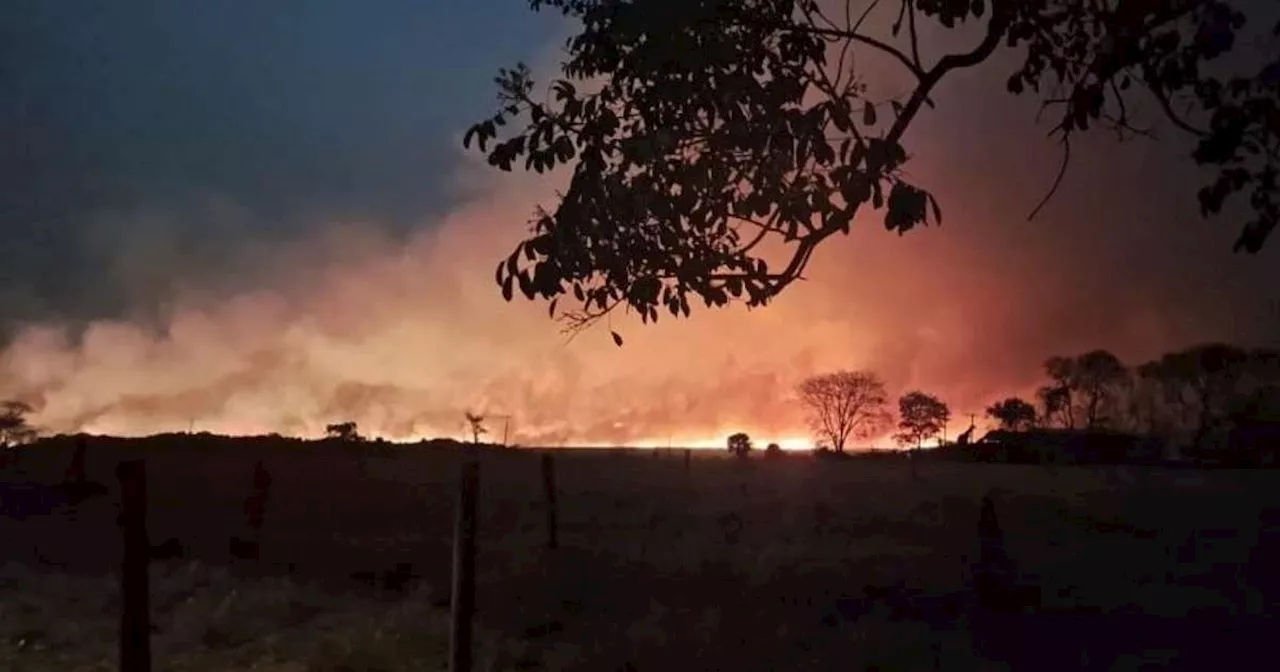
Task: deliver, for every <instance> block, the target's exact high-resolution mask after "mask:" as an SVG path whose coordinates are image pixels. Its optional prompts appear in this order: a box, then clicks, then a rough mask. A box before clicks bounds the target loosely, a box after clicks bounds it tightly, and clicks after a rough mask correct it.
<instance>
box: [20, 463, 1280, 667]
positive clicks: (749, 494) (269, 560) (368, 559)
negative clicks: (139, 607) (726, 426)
mask: <svg viewBox="0 0 1280 672" xmlns="http://www.w3.org/2000/svg"><path fill="white" fill-rule="evenodd" d="M161 444H165V445H161ZM70 445H71V444H70V443H69V442H64V443H60V444H59V443H51V444H48V445H46V446H44V447H43V449H42V450H36V449H31V450H28V451H27V453H26V454H25V455H24V457H23V459H22V464H21V465H20V467H14V466H9V467H6V468H5V470H4V471H3V472H0V483H2V484H3V490H0V494H2V496H3V500H0V506H2V507H3V509H4V511H5V512H6V517H3V518H0V535H2V536H0V538H3V539H4V543H3V545H0V563H3V562H6V561H16V562H20V563H23V564H26V565H28V566H33V567H40V568H42V571H50V572H61V573H70V574H106V573H108V572H111V571H113V570H114V568H115V567H116V565H117V563H118V560H119V558H120V545H119V531H118V528H116V526H115V521H114V517H115V515H116V506H115V502H116V501H117V493H116V484H115V479H114V475H113V469H114V466H115V464H116V462H117V461H118V460H119V459H124V458H128V457H137V456H144V455H145V457H146V459H147V463H148V473H149V481H150V499H151V502H150V504H151V505H150V514H149V515H150V523H149V529H150V534H151V538H152V542H153V543H160V542H162V541H164V540H165V539H168V538H170V537H173V538H176V539H178V540H180V542H181V543H182V545H183V546H184V547H185V549H186V553H187V556H188V557H194V558H198V559H200V560H201V561H204V562H207V563H209V564H212V565H227V566H232V567H235V568H236V571H237V572H244V573H282V574H283V573H292V574H293V575H294V576H295V577H296V578H298V579H299V580H308V581H311V580H314V581H318V582H322V583H323V584H324V585H326V586H328V587H329V589H330V590H334V591H373V590H374V589H372V588H369V587H368V586H366V585H364V583H363V582H362V581H361V579H359V578H352V575H360V574H363V575H365V578H366V579H367V578H369V575H372V578H373V580H374V582H375V583H380V582H381V581H382V580H383V579H382V576H383V575H385V573H386V572H387V570H391V569H393V568H394V567H395V566H396V565H397V564H398V563H405V562H408V563H412V566H413V569H414V574H416V575H417V576H418V577H419V578H418V579H417V581H420V582H421V583H422V584H425V585H426V586H429V587H430V588H431V589H432V590H433V592H434V594H436V595H437V598H436V601H437V604H438V606H439V607H440V608H441V610H442V611H443V610H445V609H447V587H448V585H449V572H450V541H451V537H452V519H451V516H452V510H453V499H454V496H455V494H454V489H453V484H454V481H455V475H456V473H457V465H458V461H459V458H460V452H459V451H456V450H446V449H439V448H418V447H413V446H405V447H402V448H398V449H397V450H396V452H395V454H394V456H378V457H375V456H366V457H360V456H359V455H357V454H356V453H353V452H351V451H349V450H346V449H343V448H336V447H333V446H331V445H320V444H305V443H297V442H287V443H284V442H282V443H276V444H271V443H266V442H259V443H252V442H244V441H241V442H239V443H235V442H233V441H231V440H227V441H219V440H214V439H204V440H201V442H196V441H194V440H192V441H189V442H187V443H185V444H184V443H179V442H177V441H176V440H175V439H172V438H171V439H168V440H166V441H163V442H161V441H157V442H151V443H141V442H121V441H116V442H106V441H92V442H91V443H90V446H89V452H88V460H87V468H88V476H89V478H90V480H92V481H97V482H101V483H103V484H105V485H106V486H108V493H107V494H106V495H105V496H102V497H97V498H93V499H90V500H88V501H86V502H84V503H82V504H81V505H79V506H76V507H71V506H67V505H65V504H62V505H54V504H55V503H54V502H52V501H50V500H49V499H48V498H46V500H45V502H46V503H45V505H41V504H40V501H39V499H40V498H39V497H36V496H35V495H33V493H35V492H38V491H39V490H38V489H37V488H35V486H33V485H29V484H50V483H55V482H57V481H59V480H61V477H62V473H63V469H64V468H65V466H66V465H67V464H68V463H69V461H70V454H71V451H70ZM259 459H261V460H263V462H264V464H265V466H266V467H267V469H268V470H269V471H270V472H271V474H272V476H273V480H274V482H273V485H272V488H271V495H270V500H269V502H268V504H267V513H266V524H265V526H264V528H263V530H262V535H261V538H262V557H261V560H260V561H259V562H257V563H249V562H243V561H233V559H232V558H231V556H230V553H229V548H228V540H229V539H230V537H232V536H248V532H249V530H248V528H247V526H246V524H245V521H246V515H245V512H244V508H243V504H244V500H245V498H246V497H247V496H248V495H249V494H250V493H251V491H252V474H253V468H254V463H255V462H256V461H257V460H259ZM481 461H482V476H481V482H482V495H481V523H480V534H481V536H480V542H479V552H480V554H479V557H478V560H477V567H478V574H479V576H478V580H479V587H478V602H479V619H480V623H481V625H482V626H483V627H484V628H486V629H488V630H491V631H494V632H499V633H501V634H502V635H503V636H504V637H508V638H511V639H515V640H520V641H522V642H525V643H526V644H527V645H528V649H529V650H530V651H531V652H532V653H530V654H529V656H527V658H528V660H526V661H524V662H523V663H521V664H520V665H517V667H538V658H539V656H538V653H537V652H538V651H539V650H540V648H547V649H550V648H551V647H554V646H560V645H567V646H572V647H574V649H575V651H576V653H575V655H574V660H575V663H574V664H572V665H569V666H568V667H569V668H570V669H582V670H601V669H604V670H614V669H627V668H626V666H627V665H630V666H631V668H630V669H636V670H657V669H668V668H670V669H699V670H726V669H734V670H792V669H831V670H848V669H935V668H940V669H1000V668H1001V667H1009V668H1012V669H1017V670H1022V669H1037V670H1041V669H1064V670H1065V669H1197V670H1198V669H1231V668H1236V667H1245V668H1255V667H1257V666H1258V665H1261V664H1263V662H1264V661H1267V660H1269V658H1270V655H1269V654H1270V651H1271V647H1270V642H1269V640H1268V635H1269V634H1270V633H1272V632H1278V631H1280V630H1277V629H1276V625H1277V624H1276V623H1274V622H1273V619H1274V615H1275V614H1276V613H1277V611H1276V606H1277V602H1278V601H1280V580H1278V579H1277V574H1276V568H1277V567H1278V566H1280V565H1277V561H1278V560H1280V487H1277V486H1280V473H1277V472H1262V471H1258V472H1244V471H1214V472H1197V471H1186V470H1177V471H1173V470H1161V469H1154V468H1136V467H1133V468H1131V467H1108V468H1084V467H1072V468H1058V469H1057V470H1055V471H1053V472H1049V471H1047V470H1045V469H1042V468H1040V467H1035V466H1014V465H977V464H955V463H930V462H925V463H924V464H923V465H922V466H921V469H920V478H919V480H913V479H912V478H911V476H910V473H909V471H908V469H907V467H906V464H905V463H904V462H902V461H899V460H885V459H880V460H866V461H861V460H849V461H843V462H826V461H815V460H812V459H808V458H799V457H796V458H786V459H782V460H779V461H766V460H762V459H753V460H751V461H749V462H748V463H737V462H735V461H732V460H729V459H721V458H720V457H719V456H718V455H717V456H714V457H713V456H710V455H705V456H704V455H698V456H697V457H696V459H695V460H694V461H693V464H692V470H691V472H690V473H689V474H688V475H686V474H685V473H684V468H683V464H682V460H681V459H680V454H679V453H676V454H674V455H671V456H666V455H660V456H658V457H651V456H650V454H649V453H648V452H639V451H637V452H635V453H632V454H610V453H604V452H597V451H581V452H563V453H557V464H558V478H559V482H560V485H561V512H560V518H561V530H560V538H561V543H562V548H560V549H559V550H557V551H554V552H552V551H547V550H545V549H544V548H543V540H544V538H545V531H544V524H543V520H544V518H543V511H542V508H541V507H542V504H541V501H542V499H541V490H540V487H541V480H540V477H539V469H538V465H539V463H538V457H537V455H536V454H532V453H512V452H490V453H486V454H484V455H482V457H481ZM992 488H996V489H997V490H996V493H995V495H994V497H993V500H994V501H995V502H996V510H997V511H998V515H999V518H1000V525H1001V528H1002V531H1003V534H1004V537H1005V545H1006V547H1007V551H1008V554H1009V556H1010V557H1011V558H1012V562H1013V563H1014V565H1015V567H1016V573H1017V575H1018V576H1019V577H1020V578H1018V579H1017V580H1016V582H1015V583H1016V584H1017V585H1014V586H1012V588H1011V592H1012V593H1013V594H1015V596H1014V597H1012V598H1008V599H1007V600H1005V602H1007V604H1004V605H1003V607H1001V608H995V607H984V606H983V605H982V604H981V600H979V599H978V597H977V596H976V594H975V591H974V590H973V588H972V586H973V575H974V572H975V570H974V567H973V563H974V562H975V560H976V559H977V557H978V539H977V533H976V530H977V521H978V511H979V501H980V498H981V497H982V495H983V494H985V493H987V492H988V491H989V490H991V489H992ZM24 493H25V494H24ZM42 506H43V507H44V508H46V509H47V510H43V511H42V510H41V509H42ZM24 508H25V509H27V511H26V512H25V513H26V514H27V515H26V517H25V518H22V514H23V511H22V509H24ZM393 582H394V579H393ZM547 669H550V668H547ZM556 669H563V668H556Z"/></svg>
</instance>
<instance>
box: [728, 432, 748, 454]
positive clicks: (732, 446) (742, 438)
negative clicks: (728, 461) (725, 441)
mask: <svg viewBox="0 0 1280 672" xmlns="http://www.w3.org/2000/svg"><path fill="white" fill-rule="evenodd" d="M750 452H751V437H750V436H747V434H746V432H738V433H737V434H733V435H732V436H730V437H729V454H730V455H733V456H734V457H746V456H747V454H748V453H750Z"/></svg>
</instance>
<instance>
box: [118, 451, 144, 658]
mask: <svg viewBox="0 0 1280 672" xmlns="http://www.w3.org/2000/svg"><path fill="white" fill-rule="evenodd" d="M116 478H117V479H118V480H119V481H120V527H121V528H122V532H121V536H122V537H123V540H124V559H123V562H122V566H121V570H120V594H121V598H122V599H121V604H122V608H121V613H120V671H121V672H150V671H151V606H150V604H149V601H150V592H151V591H150V586H149V585H148V584H149V583H150V581H149V578H148V576H147V570H148V564H149V563H150V562H151V541H150V539H148V537H147V463H146V461H145V460H129V461H126V462H120V463H119V464H118V465H117V466H116Z"/></svg>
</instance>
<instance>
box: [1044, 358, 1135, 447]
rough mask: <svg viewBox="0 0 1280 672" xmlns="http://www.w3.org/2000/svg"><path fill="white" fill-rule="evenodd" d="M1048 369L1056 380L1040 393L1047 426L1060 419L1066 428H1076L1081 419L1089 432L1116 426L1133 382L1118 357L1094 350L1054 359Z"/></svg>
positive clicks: (1045, 367)
mask: <svg viewBox="0 0 1280 672" xmlns="http://www.w3.org/2000/svg"><path fill="white" fill-rule="evenodd" d="M1044 369H1045V373H1047V374H1048V375H1049V378H1050V379H1052V381H1053V382H1052V383H1050V384H1049V385H1046V386H1044V387H1042V388H1040V390H1039V392H1038V393H1037V396H1039V397H1040V401H1041V403H1042V404H1043V406H1044V409H1045V419H1046V424H1052V423H1053V421H1054V420H1055V419H1056V420H1057V421H1058V422H1059V423H1060V424H1061V425H1062V426H1063V427H1066V428H1068V429H1075V428H1076V424H1077V420H1080V421H1082V423H1083V426H1084V428H1085V429H1100V428H1102V427H1105V426H1107V425H1109V424H1111V423H1112V421H1113V419H1114V414H1115V413H1116V412H1118V409H1119V404H1120V402H1121V396H1122V394H1123V393H1124V392H1125V390H1124V389H1123V388H1124V387H1125V386H1127V384H1128V383H1129V381H1130V377H1129V370H1128V368H1127V367H1125V365H1124V363H1123V362H1121V361H1120V359H1119V358H1118V357H1116V356H1115V355H1113V354H1111V353H1110V352H1108V351H1106V350H1092V351H1090V352H1086V353H1084V354H1082V355H1078V356H1075V357H1057V356H1055V357H1050V358H1049V359H1047V360H1045V363H1044ZM1109 412H1110V413H1111V415H1108V413H1109Z"/></svg>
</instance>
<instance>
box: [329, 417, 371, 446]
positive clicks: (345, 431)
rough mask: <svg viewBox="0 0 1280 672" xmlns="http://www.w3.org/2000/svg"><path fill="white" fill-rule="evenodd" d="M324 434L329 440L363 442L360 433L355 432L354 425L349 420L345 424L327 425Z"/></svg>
mask: <svg viewBox="0 0 1280 672" xmlns="http://www.w3.org/2000/svg"><path fill="white" fill-rule="evenodd" d="M324 433H325V434H326V435H327V436H328V437H329V438H331V439H337V440H339V441H362V440H363V437H361V436H360V432H359V431H357V425H356V423H354V422H352V421H350V420H348V421H347V422H339V423H335V424H332V425H327V426H326V427H325V428H324Z"/></svg>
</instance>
